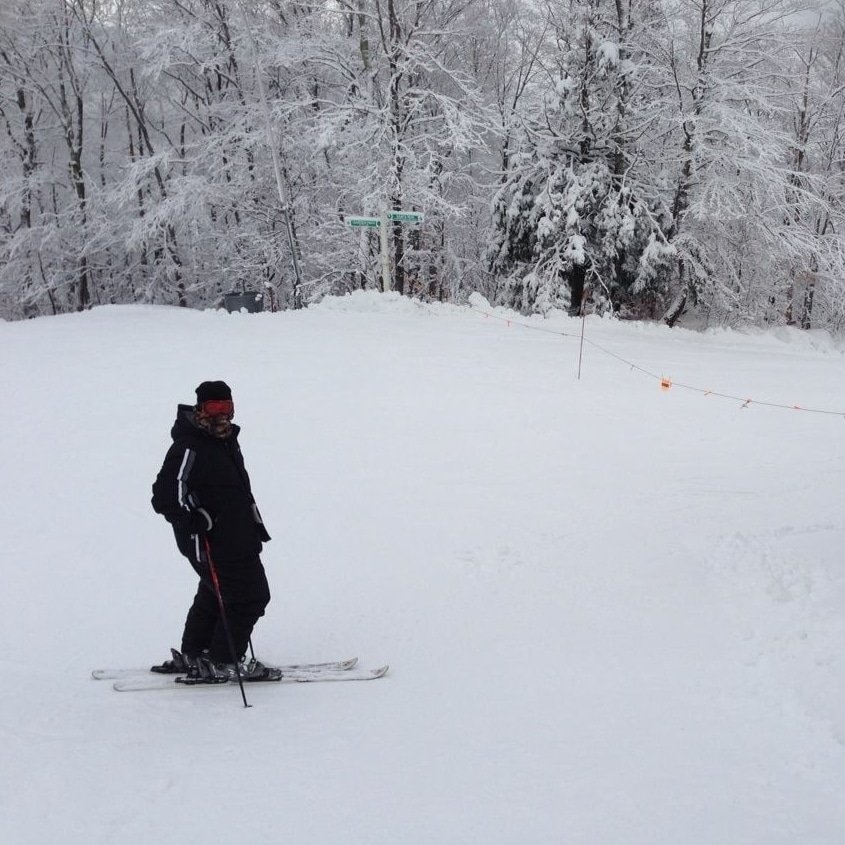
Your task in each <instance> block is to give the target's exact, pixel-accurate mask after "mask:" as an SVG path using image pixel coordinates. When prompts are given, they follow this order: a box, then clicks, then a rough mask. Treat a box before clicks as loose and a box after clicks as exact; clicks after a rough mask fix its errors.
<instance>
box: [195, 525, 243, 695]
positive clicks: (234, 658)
mask: <svg viewBox="0 0 845 845" xmlns="http://www.w3.org/2000/svg"><path fill="white" fill-rule="evenodd" d="M202 539H203V542H204V543H205V555H206V557H207V558H208V569H209V571H210V572H211V583H212V584H214V592H215V593H216V595H217V604H218V605H219V606H220V621H221V622H222V623H223V630H224V631H225V632H226V641H227V642H228V643H229V652H230V653H231V655H232V663H233V664H234V666H235V675H237V677H238V686H239V687H240V688H241V698H243V700H244V707H250V706H251V705H249V704H248V703H247V700H246V692H245V691H244V681H243V678H242V677H241V665H240V660H239V658H238V656H237V654H235V641H234V639H233V638H232V629H231V628H230V627H229V620H228V618H227V617H226V605H225V604H224V603H223V593H221V592H220V581H219V579H218V578H217V568H216V567H215V566H214V560H213V559H212V557H211V544H210V543H209V542H208V537H206V536H205V534H203V537H202Z"/></svg>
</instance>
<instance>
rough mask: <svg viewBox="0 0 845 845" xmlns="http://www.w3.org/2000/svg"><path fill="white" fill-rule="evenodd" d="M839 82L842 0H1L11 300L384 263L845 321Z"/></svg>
mask: <svg viewBox="0 0 845 845" xmlns="http://www.w3.org/2000/svg"><path fill="white" fill-rule="evenodd" d="M843 83H845V8H843V2H842V0H839V2H838V3H837V2H833V3H831V2H827V3H824V4H823V5H822V6H820V7H818V8H815V7H812V8H811V7H810V5H809V4H808V3H793V2H783V0H613V1H612V2H611V0H579V1H578V2H575V0H302V2H299V0H4V2H3V4H2V7H0V316H2V317H5V318H10V319H17V318H21V317H26V316H34V315H39V314H54V313H61V312H67V311H72V310H83V309H86V308H89V307H91V306H93V305H97V304H106V303H159V304H179V305H186V306H192V307H207V306H213V305H215V304H218V303H220V301H221V296H222V295H223V294H225V293H227V292H231V291H237V290H258V291H261V292H262V293H263V294H264V295H265V296H266V301H269V307H272V308H274V309H275V308H290V307H299V306H301V305H306V304H308V303H310V302H315V301H317V300H319V299H321V298H322V297H324V296H325V295H327V294H330V293H333V294H338V293H344V292H347V291H352V290H357V289H362V288H363V289H379V288H381V287H382V286H383V284H384V281H383V279H384V275H387V276H388V278H389V281H390V285H391V287H392V288H393V289H395V290H397V291H399V292H400V293H403V294H406V295H409V296H415V297H420V298H422V299H426V300H441V301H462V300H464V299H465V298H466V297H467V296H468V295H469V294H470V293H472V292H473V291H479V292H480V293H482V294H483V295H484V296H485V297H487V298H488V299H489V300H490V301H491V302H494V303H496V304H501V305H506V306H509V307H512V308H517V309H519V310H521V311H523V312H526V313H530V312H540V313H546V312H547V311H548V309H550V308H567V309H569V310H570V311H571V312H572V313H575V312H577V311H579V310H580V309H581V308H582V307H584V308H586V309H588V310H590V311H594V312H603V313H607V312H613V313H616V314H618V315H620V316H622V317H625V318H629V319H663V320H665V321H666V322H667V323H669V324H670V325H673V324H675V323H677V322H678V321H679V320H681V321H686V322H687V324H689V325H693V324H704V323H706V324H709V325H733V324H738V323H749V322H750V323H759V324H763V323H768V324H775V325H777V324H793V325H797V326H800V327H804V328H811V327H819V328H826V329H829V330H833V331H835V330H837V329H841V328H842V327H843V325H845V191H843V177H844V176H845V174H844V173H843V170H844V169H845V134H844V133H843V128H844V127H843V117H845V84H843ZM389 210H408V211H417V212H422V213H423V214H424V220H423V222H422V223H412V224H408V223H403V222H395V223H390V224H389V226H387V227H385V228H386V238H384V240H385V241H386V252H385V255H386V257H387V269H386V270H385V267H384V266H383V263H382V250H381V245H382V237H381V235H380V231H379V228H378V227H372V228H370V227H359V228H353V227H351V226H350V225H348V223H347V222H346V221H345V219H344V218H345V217H347V216H349V215H363V216H371V217H381V216H382V215H384V214H385V213H386V212H387V211H389Z"/></svg>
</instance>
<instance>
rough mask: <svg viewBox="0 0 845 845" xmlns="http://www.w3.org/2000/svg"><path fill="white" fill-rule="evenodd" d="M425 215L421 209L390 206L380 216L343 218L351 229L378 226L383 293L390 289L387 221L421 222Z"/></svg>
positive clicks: (349, 216) (350, 216)
mask: <svg viewBox="0 0 845 845" xmlns="http://www.w3.org/2000/svg"><path fill="white" fill-rule="evenodd" d="M424 219H425V216H424V215H423V213H422V212H421V211H400V210H399V209H396V208H391V209H388V210H387V211H385V212H384V213H383V214H382V215H381V217H365V216H362V215H354V214H353V215H348V216H346V217H344V218H343V221H344V223H346V225H347V226H351V227H352V228H353V229H375V228H376V227H377V226H378V227H380V229H381V232H380V235H381V283H382V287H383V288H384V291H385V293H386V292H387V291H389V290H390V255H389V253H388V249H387V223H388V221H390V222H391V223H422V222H423V220H424Z"/></svg>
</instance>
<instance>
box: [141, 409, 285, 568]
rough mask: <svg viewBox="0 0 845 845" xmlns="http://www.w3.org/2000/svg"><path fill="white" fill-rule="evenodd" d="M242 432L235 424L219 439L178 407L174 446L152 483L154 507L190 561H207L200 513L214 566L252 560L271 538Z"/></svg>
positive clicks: (172, 431)
mask: <svg viewBox="0 0 845 845" xmlns="http://www.w3.org/2000/svg"><path fill="white" fill-rule="evenodd" d="M239 432H240V428H239V427H238V426H236V425H233V426H232V433H231V435H230V436H229V437H227V438H226V439H225V440H221V439H220V438H218V437H214V436H213V435H211V434H209V433H208V432H207V431H205V430H204V429H202V428H200V427H199V426H198V425H197V423H196V421H195V419H194V409H193V408H192V407H191V406H190V405H179V407H178V410H177V414H176V422H175V423H174V424H173V428H172V429H171V432H170V435H171V437H172V438H173V445H172V446H171V447H170V449H168V451H167V455H166V456H165V458H164V463H163V464H162V467H161V470H160V471H159V473H158V476H157V477H156V480H155V482H154V484H153V498H152V505H153V510H154V511H155V512H156V513H160V514H162V515H163V516H164V518H165V519H166V520H167V521H168V522H169V523H170V524H171V525H172V526H173V531H174V533H175V535H176V542H177V544H178V546H179V549H180V551H181V552H182V553H183V554H185V555H187V556H188V557H194V558H196V559H201V558H202V557H203V555H202V554H201V551H202V549H201V548H200V547H199V545H198V535H197V533H196V531H197V528H196V526H197V525H202V526H203V528H204V527H205V526H204V520H203V517H202V515H201V514H200V513H199V509H200V508H202V509H203V510H204V511H205V512H206V513H207V514H208V515H209V517H210V518H211V520H212V523H213V525H212V527H211V529H210V530H208V532H207V536H208V540H209V544H210V546H211V554H212V557H213V559H214V561H215V563H216V562H220V563H226V562H227V561H234V560H241V559H243V558H248V557H254V556H255V555H258V554H260V552H261V548H262V542H267V541H268V540H269V539H270V535H269V534H268V533H267V530H266V528H265V527H264V524H263V522H262V521H261V515H260V514H259V512H258V508H257V507H256V505H255V499H254V498H253V496H252V489H251V487H250V483H249V475H248V474H247V471H246V467H245V466H244V459H243V455H242V454H241V447H240V446H239V445H238V433H239Z"/></svg>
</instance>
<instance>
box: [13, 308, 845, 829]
mask: <svg viewBox="0 0 845 845" xmlns="http://www.w3.org/2000/svg"><path fill="white" fill-rule="evenodd" d="M473 306H474V307H472V308H469V307H468V308H458V307H436V306H423V305H420V304H418V303H415V302H412V301H409V300H406V299H401V298H399V297H396V296H391V295H387V296H380V295H375V294H359V295H355V296H351V297H347V298H343V299H332V300H327V301H326V302H324V303H323V304H321V305H319V306H316V307H312V308H309V309H307V310H305V311H301V312H296V313H294V312H289V313H283V314H257V315H247V314H231V315H230V314H226V313H225V312H203V313H200V312H195V311H186V310H180V309H175V308H164V307H105V308H97V309H95V310H93V311H91V312H89V313H84V314H79V315H71V316H64V317H57V318H46V319H39V320H33V321H31V322H21V323H0V360H2V370H0V380H2V392H1V393H0V395H2V397H3V400H4V402H5V422H4V428H5V431H4V438H3V439H4V444H5V445H4V447H3V458H2V483H3V494H4V495H3V507H2V508H0V536H2V540H3V551H2V555H1V556H0V577H2V584H3V586H2V589H0V642H2V643H3V655H2V658H1V659H0V666H2V672H3V692H2V695H0V731H2V751H1V752H0V754H1V755H2V764H0V841H2V842H3V843H9V845H44V843H61V844H62V845H150V843H156V845H169V843H173V845H177V843H178V845H210V843H227V842H232V843H249V845H265V844H266V845H276V843H282V842H284V843H297V845H302V844H303V843H319V845H333V843H338V844H339V843H343V845H434V843H438V844H439V843H455V844H456V845H457V843H484V845H551V843H555V845H557V844H558V843H564V844H565V845H568V843H572V845H842V843H843V842H845V801H843V795H845V704H844V702H845V659H843V649H845V505H844V504H843V498H844V497H843V490H845V354H843V346H842V344H841V343H837V342H836V341H834V340H832V339H831V338H830V337H828V336H826V335H818V334H808V333H799V332H797V331H781V332H771V333H738V332H732V331H710V332H705V333H693V332H689V331H684V330H674V331H670V330H668V329H665V328H663V327H659V326H653V325H633V324H623V323H617V322H612V321H603V320H600V319H598V318H589V319H588V320H587V321H586V323H585V325H584V330H585V343H584V345H583V359H582V361H581V375H580V379H579V378H578V377H577V374H578V361H579V353H580V350H581V343H580V337H579V335H580V331H581V328H582V324H581V323H580V322H579V321H578V320H574V319H569V318H567V317H565V316H553V317H551V318H550V319H547V320H540V319H527V318H520V317H518V316H517V315H514V314H506V313H505V312H502V311H495V312H489V311H488V309H487V308H486V306H485V303H484V302H483V301H481V300H476V301H475V302H474V303H473ZM485 312H486V313H487V314H488V316H485ZM664 377H665V378H666V379H668V380H669V381H670V382H671V386H668V389H661V379H662V378H664ZM205 379H225V380H226V381H228V382H229V383H230V384H231V385H232V387H233V389H234V393H235V401H236V420H237V422H239V423H240V424H241V426H242V428H243V431H242V435H241V443H242V447H243V450H244V454H245V457H246V461H247V466H248V467H249V469H250V472H251V475H252V481H253V487H254V490H255V493H256V497H257V499H258V502H259V505H260V507H261V509H262V513H263V515H264V517H265V520H266V522H267V525H268V528H269V530H270V533H271V534H272V535H273V537H274V539H273V541H272V542H271V543H270V544H268V546H267V547H266V549H265V553H264V561H265V565H266V567H267V570H268V573H269V577H270V581H271V587H272V589H273V593H274V598H273V601H272V602H271V604H270V607H269V608H268V613H267V616H266V617H265V618H264V619H263V620H261V622H260V623H259V625H258V627H257V629H256V632H255V638H254V641H255V645H256V650H257V652H258V654H259V656H260V657H263V658H264V659H266V660H269V661H277V662H290V661H302V660H327V659H334V658H345V657H350V656H353V655H358V656H359V657H360V659H361V663H362V664H363V665H369V666H378V665H381V664H383V663H389V664H390V665H391V670H390V673H389V674H388V675H387V676H386V677H385V678H384V679H382V680H379V681H374V682H371V683H360V684H323V685H310V686H280V687H273V686H267V685H265V686H255V687H251V688H249V689H248V691H247V692H248V697H249V701H250V703H251V705H252V707H251V708H249V709H246V708H244V707H243V705H242V703H241V700H240V695H239V693H238V690H237V687H226V688H222V689H218V688H215V689H201V690H196V689H194V690H190V689H188V690H184V689H183V690H176V691H164V692H154V693H152V692H144V693H117V692H114V691H113V690H112V688H111V686H110V684H108V683H105V682H101V681H94V680H92V679H91V677H90V671H91V670H92V669H94V668H96V667H103V666H148V665H149V664H151V663H153V662H158V661H159V660H162V659H163V658H165V657H166V656H167V654H168V648H169V647H170V646H178V644H179V639H180V635H181V627H182V622H183V618H184V614H185V611H186V609H187V607H188V605H189V603H190V600H191V597H192V595H193V590H194V577H193V575H192V572H191V570H190V569H189V567H188V566H187V564H186V563H185V561H184V560H183V559H181V558H180V557H179V555H178V553H177V551H176V549H175V547H174V544H173V538H172V534H171V532H170V530H169V527H168V526H167V525H166V523H165V522H164V521H163V520H162V519H161V518H160V517H158V516H156V515H155V514H154V513H153V512H152V510H151V508H150V505H149V498H150V485H151V483H152V481H153V479H154V477H155V474H156V472H157V471H158V468H159V466H160V463H161V460H162V458H163V456H164V452H165V450H166V449H167V446H168V444H169V430H170V426H171V423H172V420H173V418H174V414H175V409H176V404H177V403H178V402H191V401H192V400H193V395H194V394H193V391H194V388H195V387H196V385H197V384H198V383H199V382H200V381H203V380H205ZM728 397H735V398H728ZM746 399H748V400H751V401H750V402H746V401H745V400H746ZM764 403H770V404H764ZM795 405H797V406H800V408H802V409H812V410H798V409H794V408H793V407H792V406H795ZM821 412H829V413H821Z"/></svg>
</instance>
